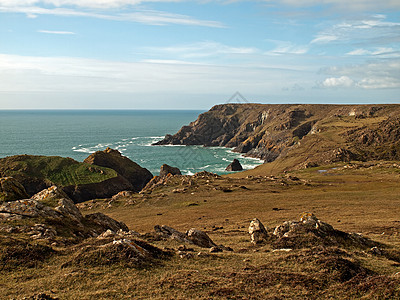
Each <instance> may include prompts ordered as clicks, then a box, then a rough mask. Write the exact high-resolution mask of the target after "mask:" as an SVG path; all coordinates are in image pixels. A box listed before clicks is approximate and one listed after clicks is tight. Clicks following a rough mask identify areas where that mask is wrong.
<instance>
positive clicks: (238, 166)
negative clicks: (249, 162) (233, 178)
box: [225, 158, 243, 171]
mask: <svg viewBox="0 0 400 300" xmlns="http://www.w3.org/2000/svg"><path fill="white" fill-rule="evenodd" d="M242 170H243V167H242V165H241V164H240V162H239V160H237V159H236V158H235V159H234V160H233V161H232V162H231V163H230V164H229V165H228V166H227V167H226V169H225V171H242Z"/></svg>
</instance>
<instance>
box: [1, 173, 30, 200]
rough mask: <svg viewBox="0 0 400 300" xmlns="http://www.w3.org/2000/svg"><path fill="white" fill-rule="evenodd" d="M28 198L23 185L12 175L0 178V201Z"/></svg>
mask: <svg viewBox="0 0 400 300" xmlns="http://www.w3.org/2000/svg"><path fill="white" fill-rule="evenodd" d="M26 198H29V196H28V194H27V193H26V191H25V188H24V186H23V185H22V184H21V183H19V182H18V181H17V180H15V179H14V178H13V177H3V178H0V203H1V202H4V201H13V200H19V199H26Z"/></svg>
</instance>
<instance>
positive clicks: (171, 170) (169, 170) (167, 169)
mask: <svg viewBox="0 0 400 300" xmlns="http://www.w3.org/2000/svg"><path fill="white" fill-rule="evenodd" d="M168 174H171V175H182V173H181V170H179V168H175V167H171V166H169V165H167V164H163V165H162V166H161V169H160V177H162V176H167V175H168Z"/></svg>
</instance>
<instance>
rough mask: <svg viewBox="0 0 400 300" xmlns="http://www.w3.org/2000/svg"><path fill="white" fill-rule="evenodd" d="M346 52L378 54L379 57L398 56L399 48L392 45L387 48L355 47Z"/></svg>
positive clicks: (354, 54)
mask: <svg viewBox="0 0 400 300" xmlns="http://www.w3.org/2000/svg"><path fill="white" fill-rule="evenodd" d="M346 54H347V55H352V56H359V55H360V56H361V55H366V56H379V57H380V58H396V57H400V49H398V50H396V49H394V48H392V47H389V48H385V47H378V48H374V50H367V49H356V50H353V51H350V52H348V53H346Z"/></svg>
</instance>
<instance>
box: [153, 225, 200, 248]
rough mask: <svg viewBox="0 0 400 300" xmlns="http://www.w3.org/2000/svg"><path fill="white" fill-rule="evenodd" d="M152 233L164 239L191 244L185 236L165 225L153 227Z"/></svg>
mask: <svg viewBox="0 0 400 300" xmlns="http://www.w3.org/2000/svg"><path fill="white" fill-rule="evenodd" d="M154 231H155V232H156V233H157V234H158V235H160V236H162V237H164V238H170V239H173V240H176V241H178V242H181V243H189V244H192V243H193V242H192V241H191V240H190V239H188V237H187V236H186V234H184V233H183V232H180V231H178V230H176V229H174V228H172V227H169V226H166V225H162V226H160V225H156V226H154Z"/></svg>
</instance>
